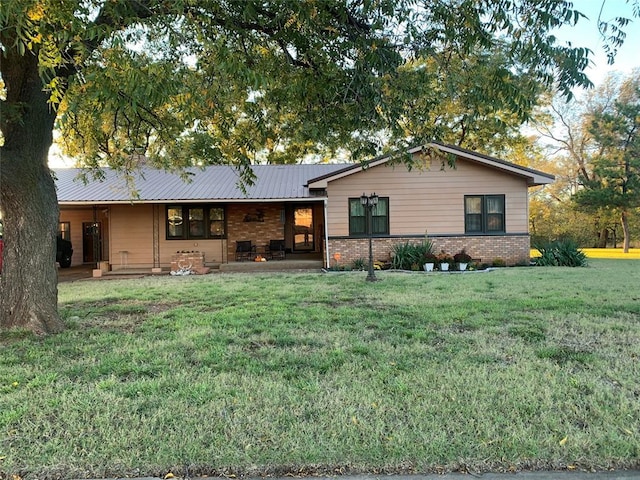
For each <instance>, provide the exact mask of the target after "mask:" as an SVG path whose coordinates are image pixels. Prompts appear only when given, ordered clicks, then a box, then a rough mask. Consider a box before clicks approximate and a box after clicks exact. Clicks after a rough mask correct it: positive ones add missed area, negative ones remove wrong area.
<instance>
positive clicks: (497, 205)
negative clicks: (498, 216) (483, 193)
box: [487, 197, 504, 214]
mask: <svg viewBox="0 0 640 480" xmlns="http://www.w3.org/2000/svg"><path fill="white" fill-rule="evenodd" d="M487 213H488V214H491V213H504V198H503V197H487Z"/></svg>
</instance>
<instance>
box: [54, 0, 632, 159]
mask: <svg viewBox="0 0 640 480" xmlns="http://www.w3.org/2000/svg"><path fill="white" fill-rule="evenodd" d="M633 1H634V0H574V2H573V5H574V8H575V9H576V10H578V11H580V12H581V13H583V14H584V15H585V16H586V17H587V18H583V19H581V20H580V21H579V22H578V24H577V25H576V26H574V27H563V28H561V29H558V30H557V31H556V32H555V35H556V37H557V38H558V41H559V42H561V43H566V42H571V44H572V46H574V47H586V48H589V49H590V50H591V51H592V52H593V53H592V55H591V57H592V64H591V66H589V67H588V68H587V70H586V74H587V76H588V77H589V79H590V80H591V81H592V82H593V83H594V85H596V86H597V85H599V84H600V83H602V81H603V80H604V78H605V77H606V76H607V74H608V73H610V72H614V71H616V72H620V73H621V74H622V75H628V74H629V73H631V71H632V70H633V69H634V68H640V18H634V17H633V16H632V2H633ZM599 16H600V17H601V19H602V20H604V21H610V20H612V19H613V18H615V17H626V18H631V19H632V22H631V23H630V24H629V25H627V26H626V27H625V29H624V30H625V32H626V34H627V37H626V39H625V42H624V44H623V45H622V47H620V48H619V49H618V53H617V55H616V59H615V63H614V64H613V65H608V64H607V54H606V52H605V50H604V48H603V46H604V42H603V40H602V38H601V36H600V33H599V32H598V23H597V22H598V17H599ZM583 93H584V90H582V89H577V90H575V91H574V94H575V95H576V96H578V97H580V96H581V95H582V94H583ZM49 165H50V166H51V167H54V168H55V167H72V166H73V162H72V161H71V160H70V159H68V158H64V157H63V156H62V155H61V154H60V152H59V150H58V148H57V146H56V145H55V144H54V145H53V146H52V148H51V150H50V152H49Z"/></svg>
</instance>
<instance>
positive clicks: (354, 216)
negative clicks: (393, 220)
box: [349, 197, 389, 236]
mask: <svg viewBox="0 0 640 480" xmlns="http://www.w3.org/2000/svg"><path fill="white" fill-rule="evenodd" d="M371 216H372V219H371V220H372V222H371V233H372V234H373V235H389V197H378V204H377V205H376V206H375V207H373V210H372V211H371ZM349 235H351V236H362V235H367V210H366V208H365V207H364V206H363V205H362V203H361V202H360V197H358V198H350V199H349Z"/></svg>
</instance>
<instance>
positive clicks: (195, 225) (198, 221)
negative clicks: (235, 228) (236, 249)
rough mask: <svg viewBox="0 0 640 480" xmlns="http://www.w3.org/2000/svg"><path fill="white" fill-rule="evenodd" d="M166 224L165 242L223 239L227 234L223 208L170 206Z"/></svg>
mask: <svg viewBox="0 0 640 480" xmlns="http://www.w3.org/2000/svg"><path fill="white" fill-rule="evenodd" d="M166 222H167V240H184V239H191V238H224V237H225V236H226V233H227V232H226V229H225V211H224V208H223V207H211V206H206V205H171V206H169V207H167V217H166ZM185 222H186V223H185Z"/></svg>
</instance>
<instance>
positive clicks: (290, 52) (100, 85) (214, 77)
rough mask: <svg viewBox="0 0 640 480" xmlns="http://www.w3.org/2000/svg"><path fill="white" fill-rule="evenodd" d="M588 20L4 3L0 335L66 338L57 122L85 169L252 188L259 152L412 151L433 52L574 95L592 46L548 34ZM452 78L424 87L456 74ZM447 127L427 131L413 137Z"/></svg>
mask: <svg viewBox="0 0 640 480" xmlns="http://www.w3.org/2000/svg"><path fill="white" fill-rule="evenodd" d="M634 1H635V0H634ZM579 18H580V14H579V13H578V12H576V11H575V10H574V9H573V8H572V5H571V3H570V2H567V1H562V0H557V1H553V2H543V3H542V4H540V2H539V1H537V0H520V1H518V2H511V1H498V2H496V1H494V0H455V1H453V0H435V1H433V0H429V1H415V0H379V1H376V2H368V1H367V2H361V1H355V0H324V1H322V2H310V1H299V0H274V1H260V0H246V1H243V2H228V1H223V0H198V1H195V0H174V1H171V2H167V1H165V0H109V1H107V0H68V1H65V2H59V1H54V0H13V1H11V2H2V3H0V44H1V46H2V63H1V65H0V73H1V75H2V79H3V81H4V82H5V84H6V101H5V102H4V105H3V110H2V118H1V121H0V128H1V130H2V133H3V135H4V141H5V143H4V145H3V146H2V150H1V155H2V157H1V160H0V162H1V164H0V169H1V172H2V174H1V176H0V210H1V212H2V215H3V218H4V222H5V230H4V232H5V249H4V256H5V258H4V271H3V273H2V277H1V279H0V287H1V289H2V297H1V298H0V326H2V327H4V328H7V327H16V326H18V327H26V328H29V329H31V330H33V331H35V332H40V333H47V332H55V331H59V330H60V329H61V328H63V323H62V322H61V320H60V318H59V316H58V314H57V311H56V306H57V287H56V270H55V266H54V261H53V259H54V258H55V257H54V248H55V247H54V245H55V235H56V229H57V221H58V207H57V201H56V194H55V188H54V183H53V180H52V178H51V175H50V172H49V170H48V168H47V155H48V151H49V147H50V146H51V143H52V131H53V128H54V125H55V124H56V121H58V122H59V128H61V129H62V131H63V132H64V135H63V138H69V139H70V140H71V142H70V143H68V147H69V149H70V151H71V152H72V153H74V156H75V157H76V158H77V159H79V160H80V161H81V162H82V163H83V164H84V165H87V166H89V167H93V168H96V167H98V166H101V165H111V166H114V167H116V168H119V169H120V170H122V171H123V172H125V173H127V172H129V171H131V170H132V169H134V168H136V166H137V165H136V159H138V158H139V155H140V154H145V155H146V156H148V158H149V159H150V162H151V163H152V165H155V166H158V167H164V168H180V167H182V166H184V165H187V164H193V163H198V164H207V163H229V164H233V165H237V166H239V168H240V170H241V172H243V173H244V176H245V178H250V177H251V169H250V168H249V167H250V164H251V162H252V161H254V160H255V159H256V158H257V155H264V156H265V157H266V158H267V159H268V160H272V161H282V160H286V159H290V158H293V157H295V156H299V155H302V154H304V153H306V152H331V151H332V150H335V149H337V148H343V149H346V150H348V151H349V152H351V154H352V155H353V158H362V157H364V156H367V155H371V154H375V153H378V152H379V151H380V150H381V149H382V148H383V147H385V146H387V143H388V142H387V140H388V141H389V142H390V143H394V144H395V145H396V146H401V145H402V144H403V140H404V137H405V135H406V133H407V127H406V125H407V120H406V119H408V118H411V116H412V98H415V95H416V89H415V88H414V86H411V88H407V85H409V84H408V82H407V81H406V78H407V77H410V78H411V77H413V78H415V77H416V75H417V72H419V71H420V68H421V67H419V63H420V62H424V61H425V60H429V59H432V60H435V61H436V62H437V63H438V64H439V65H442V66H446V65H449V64H450V65H451V66H452V67H456V68H458V69H459V70H460V71H463V70H464V69H465V68H467V67H466V66H465V64H464V58H466V56H467V55H468V54H469V53H470V52H476V51H481V52H488V53H492V52H495V51H497V50H500V52H501V53H502V54H503V55H504V62H502V64H503V65H510V66H511V68H510V70H511V69H513V70H515V71H517V72H518V74H519V75H522V76H524V75H526V76H528V77H529V78H531V79H535V80H536V81H538V82H540V83H541V84H542V85H544V86H546V87H550V86H551V85H557V87H558V88H559V89H560V91H561V92H562V93H563V94H565V95H570V91H571V88H572V87H574V86H575V85H588V84H589V82H588V80H587V78H586V76H585V75H584V73H583V70H584V68H585V67H586V65H587V62H588V55H589V52H588V51H587V50H585V49H580V48H572V47H570V46H563V45H558V44H557V42H556V40H555V38H554V37H553V36H552V35H551V34H550V32H551V31H552V30H553V29H555V28H557V27H561V26H563V25H572V24H574V23H575V22H576V21H577V20H579ZM450 59H453V60H452V61H449V60H450ZM454 60H455V61H454ZM457 61H460V62H461V63H459V64H457V63H456V62H457ZM483 63H484V60H479V61H478V62H477V63H476V64H475V65H474V64H473V62H471V63H470V64H469V65H468V68H469V69H476V68H480V66H481V65H482V64H483ZM402 65H404V66H405V68H404V69H402V68H399V67H400V66H402ZM411 65H415V67H413V68H412V67H410V66H411ZM437 71H438V72H439V75H440V76H441V78H439V79H438V78H437V77H436V78H431V82H430V83H425V84H424V85H425V86H424V88H423V89H422V90H421V94H422V95H427V94H428V92H429V88H432V86H433V85H436V86H437V85H439V84H440V82H444V81H445V80H444V79H446V78H447V74H446V69H443V68H440V69H439V70H437ZM417 76H418V77H420V75H417ZM468 78H469V79H471V78H473V76H471V77H468ZM476 78H479V77H476ZM492 78H493V81H492V82H491V84H490V88H488V89H486V90H483V95H484V102H482V100H483V98H482V97H480V96H476V98H475V100H477V102H478V103H477V108H478V109H480V111H482V112H483V114H484V111H485V110H484V109H482V108H481V107H482V106H483V105H489V106H490V105H491V104H493V103H494V99H496V98H501V99H503V100H504V101H505V102H507V103H508V101H509V100H510V99H517V98H519V93H518V90H517V88H516V87H515V86H516V83H514V79H513V78H511V77H510V76H505V77H501V76H500V75H496V76H494V77H492ZM521 78H524V77H521ZM418 80H419V81H420V82H421V80H420V79H419V78H418ZM434 82H435V83H434ZM444 90H445V91H446V90H447V89H446V88H445V89H444ZM449 90H450V89H449ZM439 98H442V96H441V95H440V96H435V97H434V102H435V104H436V105H437V102H438V99H439ZM524 98H525V99H526V98H528V97H526V96H525V97H524ZM501 101H502V100H501ZM485 102H486V103H485ZM516 103H517V102H516ZM433 104H434V103H433V102H431V105H433ZM426 105H427V108H426V109H425V108H422V111H423V112H424V111H426V110H428V105H429V104H426ZM522 108H523V110H526V105H525V106H524V107H522ZM516 110H517V109H516ZM486 111H487V112H491V108H488V109H487V110H486ZM450 123H451V122H442V123H441V124H439V125H434V126H433V128H431V129H430V128H426V129H422V130H420V131H416V132H415V134H414V137H413V138H411V139H410V140H411V143H416V142H423V141H425V140H431V139H432V138H433V137H434V134H435V133H437V132H436V130H437V129H443V128H448V127H447V126H448V125H449V124H450ZM466 124H467V125H468V124H469V123H468V122H467V123H466ZM394 140H397V141H395V142H394Z"/></svg>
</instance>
